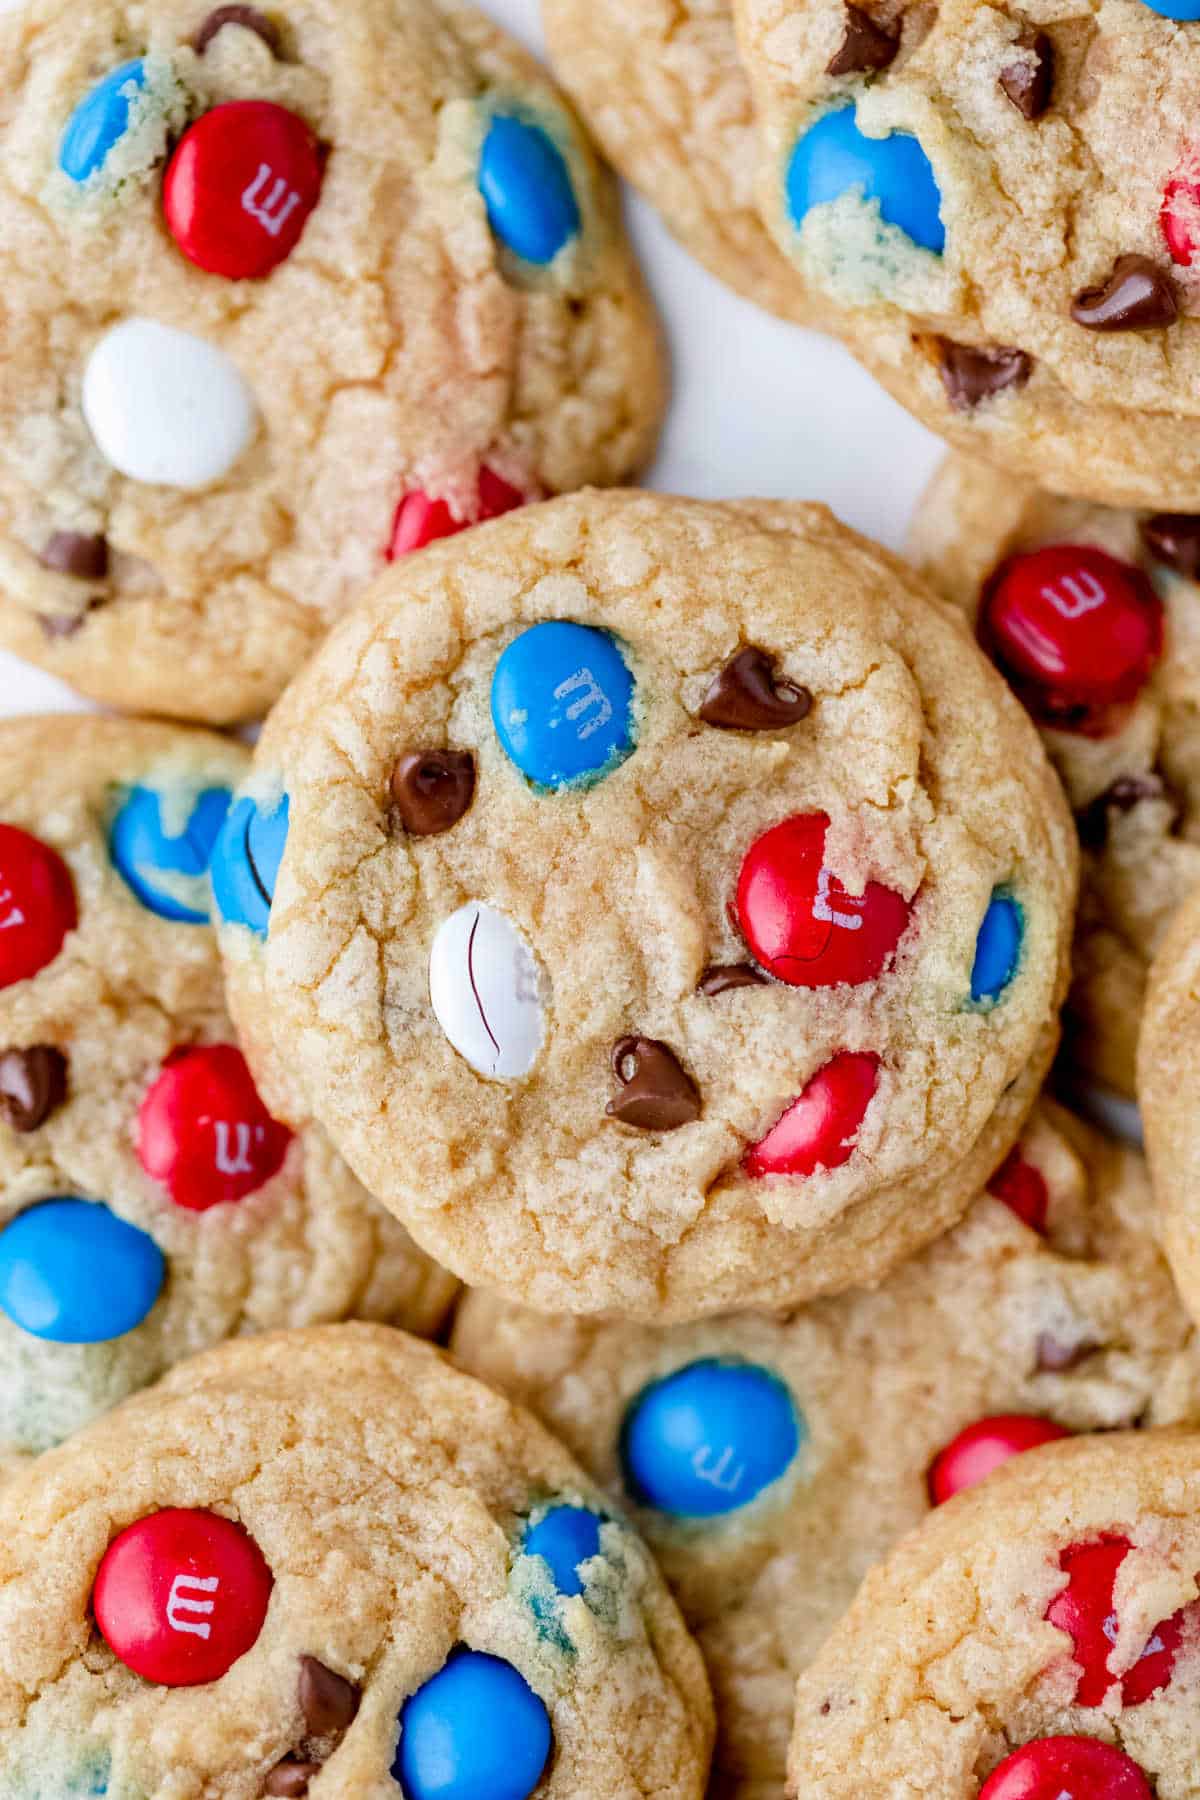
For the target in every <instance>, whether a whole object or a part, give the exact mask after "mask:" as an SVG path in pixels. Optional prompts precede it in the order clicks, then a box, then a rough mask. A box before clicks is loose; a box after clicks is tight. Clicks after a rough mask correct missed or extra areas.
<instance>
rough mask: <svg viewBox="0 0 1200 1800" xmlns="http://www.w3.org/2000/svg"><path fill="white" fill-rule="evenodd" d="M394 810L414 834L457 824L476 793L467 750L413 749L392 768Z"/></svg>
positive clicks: (429, 833)
mask: <svg viewBox="0 0 1200 1800" xmlns="http://www.w3.org/2000/svg"><path fill="white" fill-rule="evenodd" d="M391 789H392V801H393V811H394V813H395V815H396V817H397V818H398V819H399V821H400V823H401V825H403V827H404V829H405V831H408V832H411V833H412V835H413V837H436V836H437V835H438V833H439V832H442V831H449V830H450V827H451V826H452V825H457V824H458V821H459V820H460V819H461V818H462V816H463V814H464V813H465V812H466V811H467V810H468V808H469V807H470V804H471V801H472V800H473V799H474V797H475V758H474V757H473V756H472V755H471V752H470V751H469V750H412V751H410V752H409V753H408V754H407V755H406V756H402V757H401V758H400V759H399V761H398V762H397V764H396V766H395V768H394V769H393V770H392V781H391Z"/></svg>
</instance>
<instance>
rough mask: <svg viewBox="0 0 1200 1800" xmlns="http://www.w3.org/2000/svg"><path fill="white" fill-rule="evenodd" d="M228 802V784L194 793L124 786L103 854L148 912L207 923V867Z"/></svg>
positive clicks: (175, 918)
mask: <svg viewBox="0 0 1200 1800" xmlns="http://www.w3.org/2000/svg"><path fill="white" fill-rule="evenodd" d="M229 801H230V794H229V789H228V788H205V789H204V791H203V792H202V793H200V794H195V795H192V794H179V795H171V794H164V793H162V792H161V791H160V790H159V789H157V788H150V787H142V786H141V785H139V786H137V787H133V788H130V790H129V791H128V793H127V794H126V796H125V798H124V799H123V800H122V802H121V806H120V808H119V810H118V812H117V815H116V817H115V818H114V819H113V822H112V826H111V827H110V830H109V834H108V853H109V856H110V857H111V858H112V863H113V867H114V868H115V869H116V870H117V872H118V873H119V874H120V875H121V876H122V878H123V879H124V881H125V883H126V885H127V886H128V887H130V888H131V889H132V890H133V892H134V894H136V896H137V898H138V899H139V900H140V901H141V903H142V905H143V906H144V907H146V908H147V909H148V910H149V911H150V912H153V913H157V914H158V916H159V917H160V918H162V919H171V920H174V921H175V922H177V923H179V924H184V925H204V924H206V923H207V922H208V904H209V890H208V865H209V862H210V860H211V858H212V853H213V846H214V844H215V843H216V841H217V837H218V835H219V834H220V830H221V827H222V825H223V824H224V823H225V815H226V813H227V812H228V811H229Z"/></svg>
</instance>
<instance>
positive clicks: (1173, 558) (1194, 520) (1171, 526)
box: [1141, 513, 1200, 581]
mask: <svg viewBox="0 0 1200 1800" xmlns="http://www.w3.org/2000/svg"><path fill="white" fill-rule="evenodd" d="M1141 533H1142V542H1143V544H1145V546H1146V548H1147V550H1148V551H1149V552H1150V554H1151V556H1152V557H1153V558H1154V559H1155V561H1156V562H1160V563H1165V564H1166V566H1167V568H1168V569H1174V571H1175V573H1176V574H1177V575H1186V577H1187V579H1188V580H1189V581H1195V580H1196V579H1197V578H1198V577H1200V513H1155V515H1154V517H1153V518H1152V519H1143V520H1142V524H1141Z"/></svg>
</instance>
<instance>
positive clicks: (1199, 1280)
mask: <svg viewBox="0 0 1200 1800" xmlns="http://www.w3.org/2000/svg"><path fill="white" fill-rule="evenodd" d="M1198 895H1200V887H1194V888H1193V890H1192V895H1191V897H1190V898H1189V900H1188V901H1187V902H1186V904H1185V905H1183V906H1181V907H1180V909H1179V911H1178V913H1177V914H1176V915H1175V918H1174V921H1173V922H1172V925H1171V928H1170V930H1169V931H1168V932H1167V934H1166V936H1165V938H1164V939H1163V941H1162V944H1161V945H1160V947H1159V952H1158V955H1157V957H1156V958H1155V960H1154V963H1153V966H1152V967H1151V969H1150V978H1149V985H1148V988H1147V993H1146V1010H1145V1016H1144V1019H1143V1023H1142V1034H1141V1041H1140V1044H1139V1046H1138V1102H1139V1104H1140V1106H1141V1109H1142V1119H1143V1121H1144V1124H1145V1128H1146V1153H1147V1155H1148V1157H1149V1159H1150V1168H1151V1172H1152V1174H1153V1176H1154V1191H1155V1196H1156V1198H1157V1200H1158V1203H1159V1205H1160V1206H1161V1208H1162V1212H1163V1235H1164V1241H1165V1243H1166V1246H1167V1250H1168V1252H1169V1254H1170V1257H1171V1262H1172V1266H1173V1268H1174V1270H1175V1279H1176V1281H1177V1282H1178V1283H1179V1288H1180V1292H1181V1293H1182V1294H1183V1298H1184V1301H1185V1303H1186V1304H1187V1305H1188V1306H1189V1307H1190V1308H1191V1310H1192V1312H1193V1314H1194V1315H1196V1316H1200V1218H1198V1217H1197V1198H1196V1197H1197V1194H1200V1147H1198V1146H1197V1142H1196V1130H1195V1120H1196V1116H1197V1114H1196V1101H1197V1087H1198V1085H1200V1080H1198V1072H1200V900H1198V898H1197V896H1198Z"/></svg>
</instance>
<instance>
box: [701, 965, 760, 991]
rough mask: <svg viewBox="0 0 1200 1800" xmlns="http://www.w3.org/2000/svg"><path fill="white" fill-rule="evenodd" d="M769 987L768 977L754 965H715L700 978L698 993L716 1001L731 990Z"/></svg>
mask: <svg viewBox="0 0 1200 1800" xmlns="http://www.w3.org/2000/svg"><path fill="white" fill-rule="evenodd" d="M769 986H770V982H769V980H768V978H767V976H765V975H764V974H763V972H762V970H761V969H756V968H755V966H754V964H753V963H714V964H713V965H712V967H711V969H705V971H704V973H703V975H702V976H701V977H700V980H699V983H698V984H697V987H696V992H697V993H698V994H707V996H708V998H709V999H710V1000H715V999H716V997H717V995H718V994H727V993H728V992H729V990H730V988H744V987H769Z"/></svg>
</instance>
